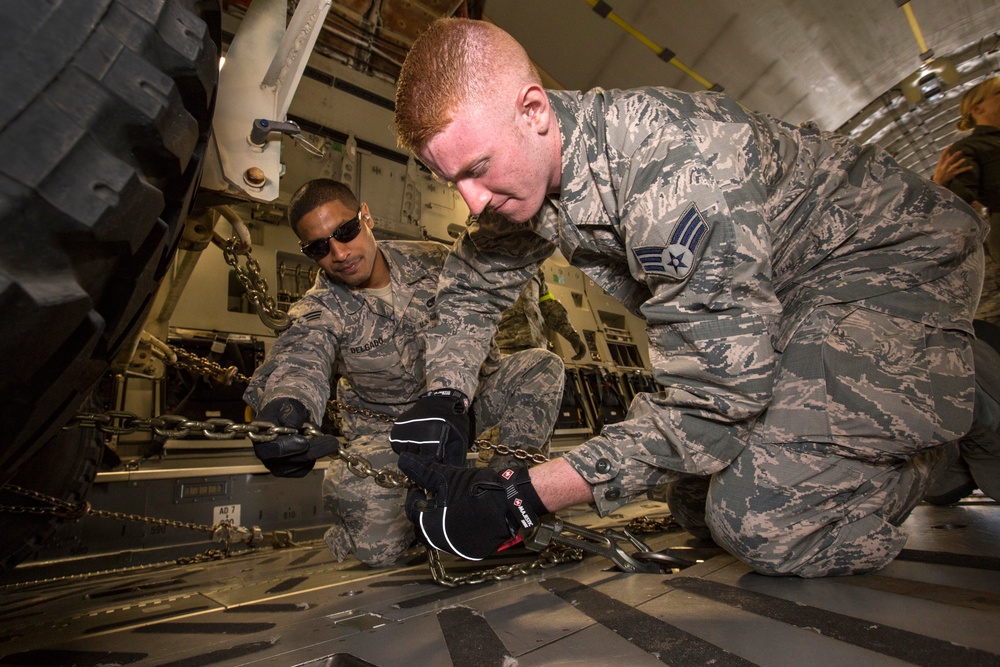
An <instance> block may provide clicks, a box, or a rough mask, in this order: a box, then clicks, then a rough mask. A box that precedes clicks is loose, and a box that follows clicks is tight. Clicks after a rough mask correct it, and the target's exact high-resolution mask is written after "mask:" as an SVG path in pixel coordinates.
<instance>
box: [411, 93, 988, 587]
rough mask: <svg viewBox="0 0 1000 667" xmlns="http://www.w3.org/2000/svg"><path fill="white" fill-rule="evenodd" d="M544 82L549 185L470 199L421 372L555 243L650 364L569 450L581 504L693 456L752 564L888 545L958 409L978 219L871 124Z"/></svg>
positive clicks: (464, 353)
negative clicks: (483, 212) (631, 323)
mask: <svg viewBox="0 0 1000 667" xmlns="http://www.w3.org/2000/svg"><path fill="white" fill-rule="evenodd" d="M548 95H549V100H550V102H551V103H552V108H553V110H554V113H555V115H556V118H557V120H558V122H559V126H560V130H561V136H562V159H563V173H562V190H561V192H560V193H559V196H558V197H556V198H552V199H550V201H549V202H548V203H547V204H546V205H545V206H543V208H542V211H540V215H539V216H538V217H537V218H536V219H535V220H534V221H532V222H531V223H528V224H524V225H520V226H519V227H518V226H514V225H513V224H512V223H505V222H504V221H503V220H498V219H496V218H493V217H490V216H480V218H479V220H478V224H477V225H474V226H473V227H471V228H470V229H469V231H468V236H467V237H466V238H462V239H460V240H459V243H458V244H457V245H456V247H455V249H454V250H453V255H452V257H450V258H449V260H448V263H447V264H446V267H445V272H444V273H443V274H442V283H441V290H440V291H439V297H438V298H439V307H440V310H441V313H440V315H441V323H440V324H439V326H438V327H436V328H435V330H434V335H431V336H428V343H427V344H428V367H427V373H428V385H429V386H431V387H435V386H451V387H458V388H462V387H468V386H471V384H472V383H473V382H474V380H475V374H474V372H473V371H474V369H475V368H476V364H477V363H478V361H479V360H480V359H482V357H483V355H484V354H485V351H484V348H482V345H483V341H485V340H488V336H487V335H486V332H487V331H488V327H487V325H486V324H484V322H489V321H491V320H493V318H494V314H492V313H491V312H490V309H489V308H487V307H486V305H485V304H484V302H488V303H491V304H493V309H494V310H496V309H499V310H496V313H497V315H496V316H497V317H498V313H499V312H501V310H502V308H504V307H506V305H507V304H508V303H509V301H510V300H513V298H514V296H513V295H516V294H517V290H519V289H520V285H521V284H523V283H524V281H525V280H527V279H528V278H529V277H530V276H531V274H532V272H533V271H534V270H535V269H536V267H537V266H538V264H539V263H540V262H541V261H544V259H545V258H546V257H547V256H548V255H549V254H551V253H552V252H553V250H554V248H555V247H558V248H559V249H560V250H561V252H562V254H563V255H564V256H565V257H566V258H567V259H568V260H569V261H570V262H571V263H572V264H573V265H575V266H577V267H579V268H580V269H582V270H583V271H584V273H586V274H587V275H588V276H589V277H591V278H592V279H593V280H594V281H595V282H597V283H598V284H599V285H601V286H602V287H603V288H604V289H605V290H606V291H607V292H608V293H609V294H611V295H612V296H614V297H616V298H617V299H618V300H619V301H621V303H622V304H623V305H624V306H626V307H627V308H629V309H630V310H631V311H632V312H634V313H636V314H637V315H640V316H642V317H644V318H645V319H646V321H647V324H648V334H649V342H650V359H651V363H652V366H653V373H654V377H655V379H656V381H657V383H658V385H659V386H660V387H662V390H661V391H659V392H657V393H642V394H639V395H637V396H636V397H635V399H634V400H633V402H632V405H631V407H630V409H629V414H628V417H627V419H626V421H624V422H621V423H618V424H612V425H609V426H606V427H605V428H604V429H603V431H602V433H601V435H599V436H597V437H594V438H592V439H591V440H589V441H587V442H585V443H584V444H582V445H581V446H579V447H578V448H576V449H574V450H573V451H571V452H569V453H567V454H566V455H565V460H566V461H568V462H569V463H570V465H571V466H572V467H573V468H574V469H575V470H576V471H577V472H578V473H579V474H580V475H581V476H583V478H584V479H586V480H587V481H588V482H589V483H590V484H591V485H592V486H593V498H594V502H595V504H596V507H597V510H598V511H599V512H600V513H601V514H606V513H608V512H610V511H611V510H613V509H615V508H617V507H619V506H620V505H622V504H623V503H625V502H627V501H628V500H629V499H631V498H633V497H635V496H636V495H638V494H639V493H641V492H643V491H644V490H646V489H647V488H649V487H653V486H657V485H660V484H664V483H669V482H671V481H674V480H677V479H678V478H680V477H681V475H682V474H687V475H699V476H703V477H705V476H709V475H711V476H712V482H711V489H710V491H709V495H708V505H707V509H708V512H707V517H706V519H707V522H708V525H709V527H710V528H711V531H712V535H713V537H714V538H715V539H716V541H718V542H719V543H720V544H722V545H723V546H725V547H726V548H727V549H729V550H730V551H731V552H732V553H733V554H735V555H736V556H737V557H739V558H741V559H742V560H743V561H745V562H746V563H748V564H749V565H750V566H751V567H753V568H754V569H756V570H758V571H760V572H764V573H770V574H799V575H802V576H821V575H826V574H846V573H851V572H863V571H868V570H873V569H877V568H879V567H881V566H882V565H884V564H885V563H886V562H887V561H888V560H889V559H891V558H892V557H894V556H895V554H896V553H897V552H898V551H899V550H900V549H901V548H902V545H903V542H904V540H905V538H904V536H903V535H902V534H901V531H900V530H899V529H898V528H897V527H896V526H897V525H898V524H899V523H900V522H901V521H902V519H903V518H904V517H905V515H906V513H907V512H908V511H909V510H910V509H911V508H912V506H913V504H915V503H916V502H918V501H919V498H920V497H921V496H922V494H923V491H924V489H925V487H926V484H927V476H928V475H929V474H930V471H931V470H932V468H934V466H935V465H936V464H937V463H938V462H939V459H941V458H942V457H941V452H942V451H943V449H944V448H943V447H939V445H942V444H944V443H947V442H949V441H951V440H954V439H956V438H958V437H959V436H961V435H962V434H963V433H965V431H966V430H967V429H968V428H969V425H970V422H971V418H972V406H973V393H974V392H973V371H972V354H971V348H970V343H971V334H972V325H971V315H972V313H973V311H974V310H975V306H976V303H977V301H978V298H979V286H980V285H981V284H982V277H983V255H982V242H983V237H984V236H985V233H986V228H985V225H984V224H983V222H982V221H981V220H980V219H979V218H978V217H977V216H976V215H975V214H974V213H973V212H972V211H971V209H969V208H968V207H967V206H966V205H965V204H964V203H961V202H959V201H958V199H957V198H956V197H953V196H952V195H951V194H950V193H948V192H947V191H946V190H945V189H943V188H940V187H938V186H935V185H933V184H931V183H929V182H928V181H926V180H924V179H922V178H920V177H919V176H917V175H916V174H914V173H912V172H909V171H907V170H904V169H902V168H900V167H899V166H898V165H897V164H896V163H895V162H894V161H893V160H892V159H891V158H890V157H889V156H888V155H887V154H886V153H885V152H884V151H882V150H881V149H879V148H878V147H876V146H858V145H856V144H854V143H852V142H851V141H850V140H848V139H847V138H845V137H842V136H838V135H835V134H831V133H826V132H822V131H819V130H816V129H805V128H796V127H794V126H792V125H789V124H787V123H784V122H781V121H778V120H776V119H773V118H770V117H768V116H764V115H757V114H751V113H749V112H747V111H746V110H744V109H743V108H742V107H741V106H740V105H739V104H737V103H736V102H734V101H733V100H731V99H730V98H728V97H727V96H725V95H721V94H716V93H707V92H706V93H696V94H685V93H681V92H677V91H672V90H667V89H656V88H647V89H638V90H631V91H602V90H595V91H591V92H588V93H579V92H566V91H549V92H548ZM505 292H506V293H505ZM445 304H447V305H445Z"/></svg>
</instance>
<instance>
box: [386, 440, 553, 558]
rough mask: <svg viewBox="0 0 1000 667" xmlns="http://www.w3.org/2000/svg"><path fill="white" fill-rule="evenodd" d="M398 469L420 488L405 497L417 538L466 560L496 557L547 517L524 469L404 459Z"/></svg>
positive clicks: (416, 458)
mask: <svg viewBox="0 0 1000 667" xmlns="http://www.w3.org/2000/svg"><path fill="white" fill-rule="evenodd" d="M399 469H400V470H402V471H403V472H404V473H405V474H406V475H407V476H408V477H409V478H410V479H411V480H413V482H414V483H416V484H417V485H418V486H419V487H421V488H416V489H413V490H412V491H410V493H409V494H408V495H407V498H406V515H407V516H408V517H409V519H410V521H412V522H413V523H414V525H415V526H416V529H417V534H418V535H420V536H422V537H423V539H424V540H425V541H426V542H427V543H428V544H429V545H430V546H432V547H433V548H435V549H438V550H440V551H447V552H448V553H452V554H455V555H456V556H461V557H462V558H465V559H468V560H481V559H482V558H485V557H486V556H489V555H490V554H493V553H496V552H497V550H498V549H500V548H501V547H503V546H504V545H506V544H509V543H511V542H512V541H513V539H514V538H516V537H517V535H518V531H520V530H522V529H524V530H528V529H531V528H534V527H535V526H536V525H538V517H539V516H541V515H543V514H546V513H547V510H546V509H545V505H544V504H543V503H542V501H541V499H539V497H538V493H537V492H536V491H535V488H534V487H533V486H532V484H531V478H530V475H529V473H528V469H527V468H524V467H515V468H506V469H500V470H494V469H490V468H465V467H456V466H448V465H443V464H441V463H433V462H428V461H427V460H425V459H421V458H419V457H417V456H414V455H412V454H403V455H402V456H400V457H399ZM428 492H429V493H431V494H433V495H432V497H429V496H428Z"/></svg>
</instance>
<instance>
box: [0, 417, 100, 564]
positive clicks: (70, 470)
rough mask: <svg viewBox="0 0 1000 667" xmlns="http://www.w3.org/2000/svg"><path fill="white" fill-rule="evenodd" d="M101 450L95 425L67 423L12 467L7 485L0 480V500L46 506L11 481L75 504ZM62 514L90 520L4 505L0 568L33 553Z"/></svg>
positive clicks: (0, 518) (62, 519) (83, 494)
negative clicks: (84, 426) (1, 484)
mask: <svg viewBox="0 0 1000 667" xmlns="http://www.w3.org/2000/svg"><path fill="white" fill-rule="evenodd" d="M84 406H85V408H86V409H87V410H99V409H100V407H101V404H100V403H99V401H97V400H96V399H94V400H92V401H89V402H85V403H84ZM103 454H104V438H103V436H102V435H101V433H100V432H99V431H98V430H97V429H93V428H72V429H67V430H65V431H60V432H59V433H57V434H56V435H55V436H54V437H53V438H51V439H50V440H48V441H47V442H45V443H44V444H43V445H41V447H39V448H38V451H36V452H35V454H34V455H33V456H32V457H31V458H29V459H28V460H27V461H26V462H25V463H24V465H22V466H20V467H19V468H18V469H17V471H16V472H15V473H14V476H13V477H12V478H11V479H10V481H9V486H8V485H3V486H0V505H2V506H5V507H16V508H28V509H37V508H45V507H51V506H52V503H51V502H50V501H48V500H47V499H39V498H35V497H30V496H25V495H22V494H20V493H17V492H16V491H14V490H13V489H14V487H15V486H16V487H19V488H21V489H28V490H30V491H35V492H37V493H41V494H43V495H45V496H50V497H52V498H56V499H58V500H62V501H65V502H66V503H69V504H70V505H71V506H76V507H79V506H80V505H81V503H82V502H83V499H84V498H85V497H86V495H87V492H88V491H90V486H91V483H92V482H93V481H94V476H95V475H96V474H97V468H98V466H99V465H100V463H101V458H102V456H103ZM67 520H83V521H88V520H90V521H94V520H95V519H92V518H91V519H83V518H76V517H70V516H65V515H56V514H53V513H35V512H31V511H23V510H19V511H7V512H4V513H3V515H0V526H2V531H3V537H4V539H3V541H0V574H2V573H3V572H4V571H5V570H8V569H10V568H13V567H14V566H16V565H17V564H19V563H20V562H22V561H23V560H25V559H27V558H29V557H31V556H33V555H34V554H35V553H36V552H37V551H38V550H39V549H40V548H41V547H42V546H43V545H44V544H45V542H46V541H47V540H48V539H49V538H50V537H51V536H52V534H53V533H55V531H56V528H58V527H59V525H60V524H62V523H63V522H65V521H67Z"/></svg>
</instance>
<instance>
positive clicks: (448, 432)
mask: <svg viewBox="0 0 1000 667" xmlns="http://www.w3.org/2000/svg"><path fill="white" fill-rule="evenodd" d="M389 442H390V444H391V445H392V451H394V452H396V453H397V454H404V453H410V454H414V455H416V456H419V457H422V458H425V459H428V460H432V461H438V462H442V463H446V464H448V465H455V466H460V465H462V464H463V463H464V462H465V453H466V450H467V449H468V447H469V399H468V397H466V395H465V394H463V393H462V392H460V391H458V390H457V389H435V390H433V391H429V392H427V393H425V394H421V396H420V398H418V399H417V402H416V403H415V404H414V405H413V407H411V408H410V409H409V410H407V411H406V412H404V413H403V414H401V415H400V416H399V417H398V418H396V421H395V423H394V424H393V426H392V431H390V433H389Z"/></svg>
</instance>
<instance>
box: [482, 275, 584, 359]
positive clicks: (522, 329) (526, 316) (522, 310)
mask: <svg viewBox="0 0 1000 667" xmlns="http://www.w3.org/2000/svg"><path fill="white" fill-rule="evenodd" d="M546 327H548V329H550V330H552V331H555V332H556V333H558V334H559V335H560V336H562V337H563V338H565V339H566V340H567V341H568V342H569V344H570V345H572V346H573V361H579V360H580V359H583V355H585V354H587V346H586V345H585V344H584V343H583V338H581V337H580V334H579V333H578V332H577V330H576V329H574V328H573V325H572V323H570V321H569V313H567V312H566V307H565V306H563V305H562V304H561V303H559V302H558V301H557V300H556V298H555V297H554V296H552V292H550V291H549V286H548V285H547V284H546V282H545V273H544V272H543V271H542V270H541V269H539V270H538V272H537V273H535V275H534V277H532V279H531V280H529V281H528V284H527V285H525V286H524V289H523V290H522V291H521V294H520V295H519V296H518V297H517V301H515V302H514V305H513V306H511V307H510V308H508V309H507V310H505V311H504V314H503V317H501V318H500V323H499V324H498V325H497V339H496V340H497V346H498V347H499V348H500V351H501V352H503V353H504V354H510V353H512V352H520V351H521V350H528V349H531V348H533V347H540V348H542V349H543V350H547V349H548V348H549V337H548V335H547V334H546V331H545V329H546Z"/></svg>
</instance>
